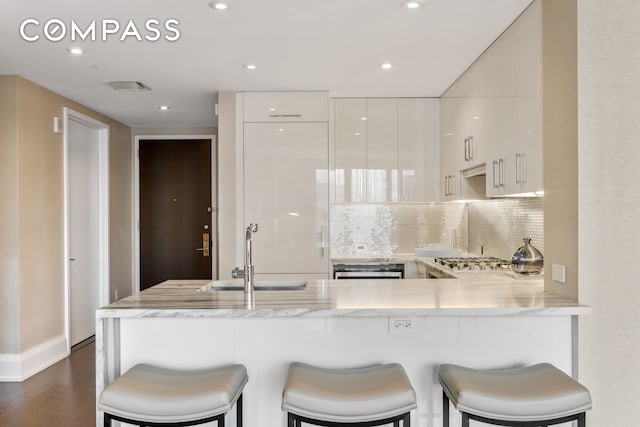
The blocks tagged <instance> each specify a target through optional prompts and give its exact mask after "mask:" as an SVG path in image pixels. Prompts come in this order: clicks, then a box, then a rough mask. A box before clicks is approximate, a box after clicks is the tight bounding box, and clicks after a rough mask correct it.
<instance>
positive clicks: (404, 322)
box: [389, 317, 413, 332]
mask: <svg viewBox="0 0 640 427" xmlns="http://www.w3.org/2000/svg"><path fill="white" fill-rule="evenodd" d="M412 327H413V322H412V321H411V319H396V318H392V317H390V318H389V329H390V330H391V332H402V331H409V330H411V328H412Z"/></svg>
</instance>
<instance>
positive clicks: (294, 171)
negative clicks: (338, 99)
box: [244, 123, 329, 275]
mask: <svg viewBox="0 0 640 427" xmlns="http://www.w3.org/2000/svg"><path fill="white" fill-rule="evenodd" d="M328 144H329V143H328V124H327V123H245V124H244V208H245V211H244V212H245V214H244V222H245V224H249V223H257V224H258V225H259V229H258V232H257V233H256V234H255V235H254V238H253V263H254V266H255V271H256V273H257V274H292V273H293V274H313V273H317V274H325V275H326V274H327V272H328V271H329V263H328V259H329V256H328V255H329V254H328V251H327V250H326V249H325V247H326V244H327V241H328V202H329V194H328V190H329V172H328V165H329V159H328Z"/></svg>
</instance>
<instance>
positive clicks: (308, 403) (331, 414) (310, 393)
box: [282, 362, 416, 427]
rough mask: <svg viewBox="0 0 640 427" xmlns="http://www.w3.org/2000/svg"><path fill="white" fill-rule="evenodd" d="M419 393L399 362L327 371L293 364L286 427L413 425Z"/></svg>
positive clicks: (284, 402) (286, 390)
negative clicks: (315, 426) (413, 415)
mask: <svg viewBox="0 0 640 427" xmlns="http://www.w3.org/2000/svg"><path fill="white" fill-rule="evenodd" d="M415 408H416V393H415V391H414V390H413V387H411V383H410V382H409V379H408V378H407V374H406V373H405V371H404V369H403V368H402V366H400V365H399V364H397V363H391V364H386V365H375V366H371V367H366V368H354V369H328V368H319V367H316V366H311V365H307V364H304V363H298V362H294V363H292V364H291V365H290V366H289V375H288V377H287V382H286V384H285V386H284V391H283V393H282V410H283V411H285V412H287V423H288V424H287V425H288V427H300V426H301V425H302V423H303V422H305V423H309V424H315V425H320V426H333V427H337V426H356V425H357V426H359V427H366V426H378V425H382V424H390V423H393V425H394V427H399V426H400V421H402V425H403V427H410V424H411V420H410V411H411V410H412V409H415Z"/></svg>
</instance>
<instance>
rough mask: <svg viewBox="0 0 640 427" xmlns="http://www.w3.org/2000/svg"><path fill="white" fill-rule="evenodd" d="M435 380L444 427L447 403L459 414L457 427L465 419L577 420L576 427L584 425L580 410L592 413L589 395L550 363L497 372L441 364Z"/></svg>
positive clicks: (535, 426) (528, 423) (535, 424)
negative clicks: (440, 401) (459, 420)
mask: <svg viewBox="0 0 640 427" xmlns="http://www.w3.org/2000/svg"><path fill="white" fill-rule="evenodd" d="M438 380H439V381H440V384H441V385H442V389H443V394H442V411H443V418H444V422H443V426H444V427H448V426H449V400H451V402H452V403H453V405H454V407H455V408H456V409H458V410H459V411H460V412H461V413H462V427H468V426H469V420H470V419H471V420H476V421H480V422H483V423H488V424H494V425H502V426H518V427H539V426H542V427H546V426H549V425H553V424H559V423H564V422H569V421H573V420H578V427H585V426H586V421H585V411H586V410H588V409H591V396H590V394H589V391H588V390H587V389H586V388H585V387H584V386H582V385H581V384H580V383H578V382H577V381H575V380H574V379H573V378H571V377H570V376H568V375H567V374H565V373H564V372H562V371H561V370H559V369H558V368H556V367H555V366H553V365H551V364H549V363H540V364H537V365H532V366H527V367H523V368H515V369H499V370H479V369H470V368H465V367H462V366H457V365H451V364H444V365H441V366H440V369H439V373H438Z"/></svg>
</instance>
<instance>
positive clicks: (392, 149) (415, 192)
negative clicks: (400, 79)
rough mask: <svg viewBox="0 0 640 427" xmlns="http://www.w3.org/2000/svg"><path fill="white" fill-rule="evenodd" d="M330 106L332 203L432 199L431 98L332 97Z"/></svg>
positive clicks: (433, 137)
mask: <svg viewBox="0 0 640 427" xmlns="http://www.w3.org/2000/svg"><path fill="white" fill-rule="evenodd" d="M333 102H334V119H333V129H334V150H333V152H334V160H333V167H334V169H335V180H334V181H335V192H334V194H335V195H334V200H335V201H337V202H372V203H384V202H425V201H433V200H435V199H436V196H435V194H436V190H435V183H434V179H435V176H436V175H435V174H436V168H437V163H436V162H437V159H436V158H435V157H436V146H435V142H436V138H435V130H436V124H435V116H436V111H435V108H436V106H435V100H433V99H429V98H337V99H334V100H333Z"/></svg>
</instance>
